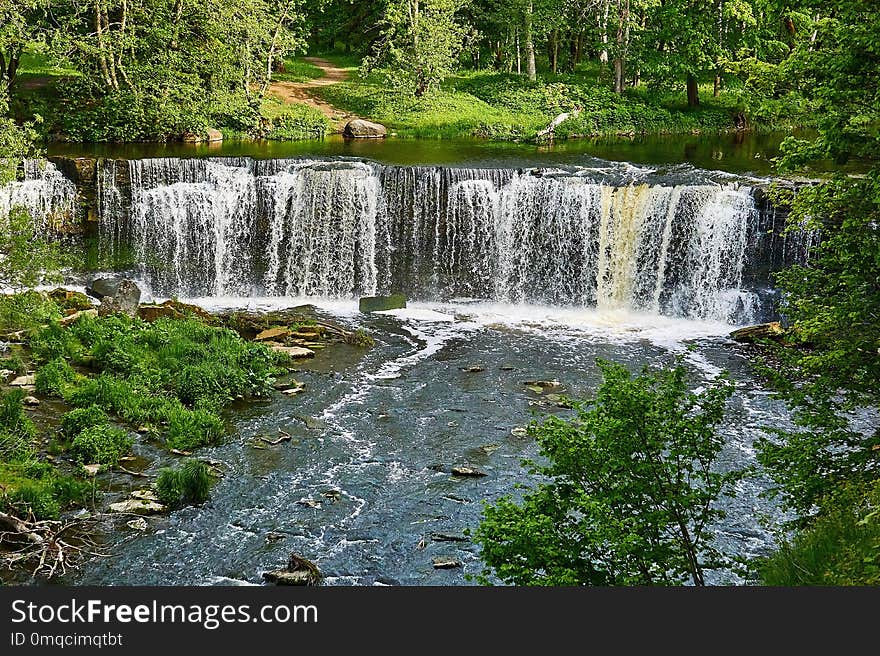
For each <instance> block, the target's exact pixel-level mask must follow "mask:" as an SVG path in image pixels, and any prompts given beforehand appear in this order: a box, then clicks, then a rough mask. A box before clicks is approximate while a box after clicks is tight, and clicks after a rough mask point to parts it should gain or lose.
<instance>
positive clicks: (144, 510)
mask: <svg viewBox="0 0 880 656" xmlns="http://www.w3.org/2000/svg"><path fill="white" fill-rule="evenodd" d="M110 512H115V513H132V514H135V515H156V514H158V513H161V512H165V506H163V505H162V504H161V503H158V502H156V501H149V500H147V499H126V500H125V501H117V502H116V503H111V504H110Z"/></svg>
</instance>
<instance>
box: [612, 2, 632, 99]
mask: <svg viewBox="0 0 880 656" xmlns="http://www.w3.org/2000/svg"><path fill="white" fill-rule="evenodd" d="M629 2H630V0H618V5H617V9H618V15H617V39H616V41H617V49H616V52H615V57H614V93H623V89H624V87H626V78H625V74H626V72H625V70H624V69H625V68H626V66H625V58H626V50H627V46H628V45H629V43H628V42H629Z"/></svg>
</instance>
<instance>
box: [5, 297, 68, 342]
mask: <svg viewBox="0 0 880 656" xmlns="http://www.w3.org/2000/svg"><path fill="white" fill-rule="evenodd" d="M60 318H61V310H60V309H59V308H58V305H57V304H56V303H55V302H54V301H51V300H50V299H48V298H47V297H46V295H45V294H43V293H41V292H37V291H33V290H29V291H26V292H21V293H18V294H0V331H3V332H13V331H17V330H30V329H33V328H38V327H40V326H42V325H45V324H47V323H49V322H51V321H53V320H55V319H60Z"/></svg>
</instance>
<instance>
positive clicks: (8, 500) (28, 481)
mask: <svg viewBox="0 0 880 656" xmlns="http://www.w3.org/2000/svg"><path fill="white" fill-rule="evenodd" d="M90 489H91V488H90V485H89V483H87V482H85V481H82V480H80V479H77V478H74V477H72V476H65V475H61V474H59V473H58V470H57V469H56V468H55V467H54V466H53V465H50V464H49V463H46V462H35V461H28V462H25V463H17V464H9V463H5V464H4V463H0V508H2V509H3V510H5V511H10V510H11V511H16V512H18V513H21V514H27V513H28V512H29V511H30V512H33V513H34V515H35V516H36V517H37V519H55V518H57V517H58V514H59V513H60V511H61V510H64V509H66V508H68V507H70V506H71V505H73V504H75V503H80V502H82V501H83V500H84V499H85V498H86V494H87V492H88V491H89V490H90Z"/></svg>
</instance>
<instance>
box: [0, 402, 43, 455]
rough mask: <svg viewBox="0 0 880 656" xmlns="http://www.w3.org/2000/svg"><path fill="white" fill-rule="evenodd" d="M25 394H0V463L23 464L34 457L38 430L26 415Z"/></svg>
mask: <svg viewBox="0 0 880 656" xmlns="http://www.w3.org/2000/svg"><path fill="white" fill-rule="evenodd" d="M22 399H24V392H22V391H21V390H12V391H10V392H0V462H22V461H26V460H29V459H30V458H32V457H33V455H34V438H35V437H36V428H35V427H34V423H33V422H32V421H31V419H30V417H28V416H27V414H25V410H24V405H23V404H22Z"/></svg>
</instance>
